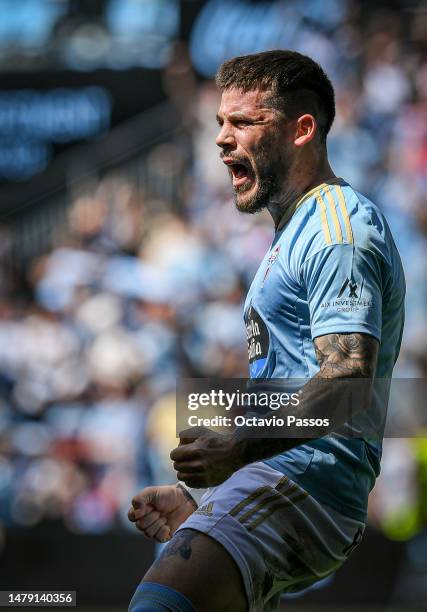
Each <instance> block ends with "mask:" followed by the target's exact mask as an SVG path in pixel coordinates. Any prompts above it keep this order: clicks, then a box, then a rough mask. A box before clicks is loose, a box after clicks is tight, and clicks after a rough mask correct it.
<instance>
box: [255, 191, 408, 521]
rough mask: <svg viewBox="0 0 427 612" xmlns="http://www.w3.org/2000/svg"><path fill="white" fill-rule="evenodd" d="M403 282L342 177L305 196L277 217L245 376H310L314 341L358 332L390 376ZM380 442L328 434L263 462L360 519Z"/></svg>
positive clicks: (384, 236)
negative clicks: (375, 344) (374, 343)
mask: <svg viewBox="0 0 427 612" xmlns="http://www.w3.org/2000/svg"><path fill="white" fill-rule="evenodd" d="M404 297H405V279H404V273H403V269H402V264H401V261H400V257H399V254H398V252H397V249H396V246H395V244H394V241H393V238H392V235H391V232H390V229H389V227H388V225H387V223H386V221H385V219H384V217H383V215H382V213H381V212H380V211H379V210H378V208H377V207H376V206H375V205H374V204H372V202H370V201H369V200H368V199H367V198H365V197H364V196H363V195H361V194H359V193H357V192H356V191H354V189H352V187H350V185H348V184H347V183H345V182H344V181H343V180H342V179H335V180H333V181H329V182H328V183H323V184H322V185H319V186H318V187H316V188H315V189H313V190H311V191H310V192H309V193H307V194H305V196H303V197H302V198H301V200H300V201H299V202H298V203H296V204H295V205H294V206H293V207H292V208H291V209H290V210H289V212H288V213H287V214H286V215H285V217H284V218H283V219H282V222H281V224H280V225H279V228H278V230H277V232H276V235H275V237H274V241H273V244H272V246H271V249H270V250H269V252H268V253H267V254H266V256H265V258H264V260H263V262H262V263H261V265H260V267H259V269H258V272H257V274H256V276H255V278H254V280H253V282H252V285H251V287H250V289H249V292H248V295H247V299H246V303H245V323H246V328H247V336H248V351H249V371H250V377H251V378H281V379H283V378H305V379H307V378H311V377H313V376H314V375H315V374H316V373H317V372H318V371H319V364H318V362H317V359H316V355H315V351H314V344H313V339H314V338H316V337H317V336H323V335H325V334H331V333H349V332H361V333H366V334H370V335H372V336H374V337H375V338H377V339H378V340H379V342H380V349H379V357H378V364H377V371H376V376H377V377H378V378H390V377H391V375H392V370H393V366H394V364H395V362H396V359H397V356H398V354H399V349H400V343H401V338H402V330H403V322H404ZM380 458H381V446H380V444H378V443H377V444H374V443H372V442H371V443H367V442H366V441H365V440H363V439H360V438H344V437H340V436H333V435H331V436H328V437H325V438H321V439H318V440H313V441H312V442H310V443H307V444H304V445H301V446H299V447H297V448H295V449H293V450H291V451H288V452H286V453H282V454H280V455H277V456H276V457H273V458H272V459H269V460H268V461H266V463H268V464H269V465H270V466H272V467H274V468H275V469H277V470H280V471H282V472H283V473H284V474H287V475H288V476H289V477H290V478H292V479H293V480H294V481H296V482H297V483H298V484H300V485H301V486H302V487H304V488H305V489H306V490H307V491H308V492H309V493H310V494H311V495H313V496H314V497H315V498H316V499H318V500H319V501H321V502H323V503H325V504H327V505H329V506H331V507H332V508H335V509H336V510H338V511H340V512H342V513H343V514H345V515H347V516H350V517H352V518H355V519H357V520H365V519H366V508H367V499H368V494H369V492H370V490H371V489H372V487H373V485H374V483H375V478H376V476H378V474H379V465H380Z"/></svg>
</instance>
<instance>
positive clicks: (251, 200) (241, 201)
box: [234, 184, 265, 214]
mask: <svg viewBox="0 0 427 612" xmlns="http://www.w3.org/2000/svg"><path fill="white" fill-rule="evenodd" d="M257 196H259V190H258V188H257V186H256V184H255V185H252V186H251V187H250V188H249V189H245V190H243V189H235V190H234V203H235V205H236V208H237V210H238V211H239V212H242V213H248V214H254V213H257V212H259V211H260V210H262V209H263V208H265V203H264V202H262V201H260V198H259V197H257Z"/></svg>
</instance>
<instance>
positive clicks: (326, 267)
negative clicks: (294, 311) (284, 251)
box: [301, 244, 384, 340]
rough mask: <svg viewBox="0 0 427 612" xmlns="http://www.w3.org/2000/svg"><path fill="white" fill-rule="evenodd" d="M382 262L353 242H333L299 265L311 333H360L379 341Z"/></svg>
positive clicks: (314, 336)
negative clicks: (333, 243)
mask: <svg viewBox="0 0 427 612" xmlns="http://www.w3.org/2000/svg"><path fill="white" fill-rule="evenodd" d="M383 268H384V266H383V261H382V259H381V258H380V257H378V256H376V255H375V254H374V253H372V252H371V251H369V250H366V249H360V248H357V247H355V246H354V245H353V244H335V245H330V246H328V247H325V248H323V249H321V250H320V251H318V252H317V253H315V254H314V255H312V256H311V257H310V258H309V259H307V260H306V261H305V262H304V263H303V264H302V266H301V278H302V282H303V284H304V287H305V291H306V295H307V302H308V307H309V311H310V326H311V336H312V338H313V339H314V338H316V337H317V336H323V335H325V334H331V333H346V332H347V333H350V332H361V333H367V334H370V335H372V336H375V338H377V339H378V340H381V323H382V320H381V313H382V294H383V289H382V287H383V278H382V277H383Z"/></svg>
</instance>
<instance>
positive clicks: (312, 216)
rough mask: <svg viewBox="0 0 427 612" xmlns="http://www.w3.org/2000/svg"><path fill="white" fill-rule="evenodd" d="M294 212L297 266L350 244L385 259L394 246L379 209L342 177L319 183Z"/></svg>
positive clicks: (354, 247)
mask: <svg viewBox="0 0 427 612" xmlns="http://www.w3.org/2000/svg"><path fill="white" fill-rule="evenodd" d="M295 215H298V225H299V228H300V231H299V232H298V239H297V240H296V244H295V249H294V259H295V264H296V266H297V267H300V266H301V265H303V264H304V262H305V261H306V260H307V259H308V258H310V257H312V256H313V255H315V254H316V253H318V252H319V251H321V250H324V249H328V248H334V249H335V247H338V248H339V247H340V246H346V245H347V248H348V245H351V246H352V247H353V249H362V250H368V251H371V252H372V253H373V254H375V255H378V256H380V257H382V258H385V259H388V252H389V250H390V247H391V246H394V243H393V241H392V238H391V233H390V230H389V228H388V226H387V222H386V220H385V218H384V215H383V214H382V212H381V211H380V210H379V208H378V207H377V206H376V205H375V204H374V203H373V202H371V201H370V200H369V199H368V198H367V197H365V196H364V195H362V194H360V193H359V192H357V191H356V190H354V189H353V188H352V187H351V186H350V185H349V184H348V183H346V182H344V181H341V180H337V181H336V182H330V183H323V184H322V185H319V187H318V188H317V189H316V190H313V192H312V193H310V195H309V197H307V198H306V199H303V200H302V201H301V203H300V204H299V205H297V210H296V212H295ZM344 250H346V249H344Z"/></svg>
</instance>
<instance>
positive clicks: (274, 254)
mask: <svg viewBox="0 0 427 612" xmlns="http://www.w3.org/2000/svg"><path fill="white" fill-rule="evenodd" d="M279 251H280V244H279V245H277V247H276V248H275V249H274V251H273V252H272V253H270V257H269V258H268V259H267V269H266V271H265V274H264V278H263V279H262V285H264V283H265V280H266V278H267V276H268V275H269V274H270V270H271V267H272V265H273V264H274V262H275V261H276V259H277V258H278V257H279Z"/></svg>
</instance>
